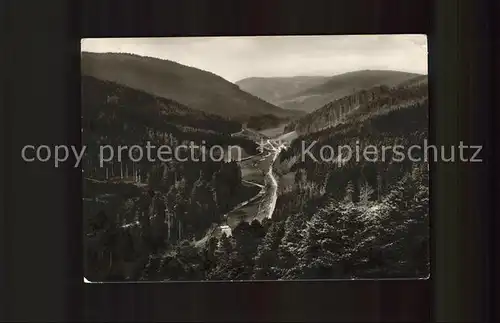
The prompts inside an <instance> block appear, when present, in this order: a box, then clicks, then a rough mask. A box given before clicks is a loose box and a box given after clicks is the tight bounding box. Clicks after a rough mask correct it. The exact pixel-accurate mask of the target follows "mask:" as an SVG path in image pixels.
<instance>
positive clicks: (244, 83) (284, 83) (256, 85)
mask: <svg viewBox="0 0 500 323" xmlns="http://www.w3.org/2000/svg"><path fill="white" fill-rule="evenodd" d="M328 79H329V77H327V76H294V77H249V78H245V79H243V80H240V81H238V82H236V85H238V86H239V87H240V89H242V90H243V91H246V92H248V93H251V94H253V95H255V96H257V97H259V98H261V99H263V100H265V101H267V102H270V103H272V104H274V105H280V104H281V103H282V101H283V99H284V98H286V97H292V96H293V95H296V94H297V93H300V92H302V91H304V90H307V89H309V88H312V87H314V86H318V85H320V84H323V83H324V82H326V81H327V80H328Z"/></svg>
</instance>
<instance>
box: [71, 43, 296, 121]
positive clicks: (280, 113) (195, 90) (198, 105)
mask: <svg viewBox="0 0 500 323" xmlns="http://www.w3.org/2000/svg"><path fill="white" fill-rule="evenodd" d="M81 64H82V65H81V66H82V67H81V68H82V75H88V76H93V77H95V78H98V79H101V80H105V81H112V82H115V83H117V84H120V85H124V86H127V87H129V88H132V89H136V90H141V91H144V92H146V93H149V94H152V95H155V96H159V97H163V98H166V99H170V100H175V101H176V102H179V103H181V104H183V105H186V106H188V107H189V108H192V109H196V110H201V111H204V112H208V113H213V114H218V115H221V116H224V117H228V118H232V119H235V120H239V121H242V120H245V119H246V118H248V117H250V116H256V115H263V114H272V115H275V116H277V117H280V118H288V117H291V116H297V115H300V112H299V113H297V111H288V110H284V109H282V108H279V107H276V106H274V105H272V104H271V103H268V102H266V101H264V100H261V99H259V98H257V97H255V96H253V95H251V94H249V93H247V92H244V91H242V90H241V89H240V88H239V87H238V86H237V85H235V84H233V83H231V82H229V81H227V80H225V79H224V78H222V77H220V76H217V75H215V74H213V73H210V72H206V71H203V70H200V69H197V68H193V67H189V66H185V65H181V64H178V63H176V62H173V61H168V60H162V59H158V58H152V57H143V56H138V55H134V54H125V53H89V52H83V53H82V58H81Z"/></svg>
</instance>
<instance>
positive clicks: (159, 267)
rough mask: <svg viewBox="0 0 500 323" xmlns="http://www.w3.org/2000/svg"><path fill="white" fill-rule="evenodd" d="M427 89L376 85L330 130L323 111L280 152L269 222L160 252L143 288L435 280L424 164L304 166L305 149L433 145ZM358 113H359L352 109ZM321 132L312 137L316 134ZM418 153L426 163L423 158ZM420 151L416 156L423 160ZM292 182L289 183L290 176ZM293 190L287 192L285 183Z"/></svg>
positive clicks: (349, 102) (348, 102)
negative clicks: (177, 283) (156, 284)
mask: <svg viewBox="0 0 500 323" xmlns="http://www.w3.org/2000/svg"><path fill="white" fill-rule="evenodd" d="M426 91H427V83H426V82H425V81H423V80H422V79H419V80H418V81H415V82H410V83H408V84H404V85H402V86H401V87H399V88H389V87H378V88H376V89H372V90H370V91H363V92H360V93H359V94H358V96H357V98H355V97H350V98H347V99H345V100H344V101H341V103H334V104H333V105H332V106H333V107H336V105H339V104H340V105H345V106H346V107H347V109H348V110H349V109H350V110H351V111H356V113H354V112H353V113H352V114H351V115H350V117H349V118H346V120H345V121H343V122H342V123H338V124H337V125H332V126H331V127H327V128H325V129H323V130H322V131H316V130H317V128H321V127H323V126H324V125H325V120H327V121H328V122H329V119H328V117H324V115H325V114H326V115H327V116H328V114H329V109H331V108H332V107H331V106H330V107H328V108H324V109H322V111H320V112H318V114H313V115H312V116H316V117H318V118H319V120H315V119H314V117H309V116H308V117H307V118H310V119H307V120H308V122H307V123H305V122H304V121H302V122H304V123H301V124H300V126H299V128H300V127H303V128H304V129H306V130H307V131H306V132H305V134H304V135H302V136H301V137H299V138H298V139H296V140H295V141H293V142H292V144H291V146H290V148H289V149H288V150H286V151H283V152H281V154H280V155H279V158H278V160H277V161H276V163H275V167H274V172H275V173H276V175H277V176H278V178H279V182H280V190H279V191H280V193H279V196H278V199H277V202H276V208H275V209H274V213H273V216H272V218H271V219H265V220H264V221H262V223H260V222H259V221H254V222H252V223H246V222H242V223H240V225H238V226H237V227H236V228H235V229H234V230H233V231H232V235H231V236H230V237H228V236H226V235H225V234H223V235H222V236H221V237H220V238H217V237H212V238H211V239H209V240H208V241H207V243H205V244H203V245H202V246H201V247H200V246H199V245H197V244H195V243H193V242H191V241H189V240H184V241H183V242H181V243H180V244H178V245H176V247H175V248H174V249H169V250H166V249H165V250H158V252H156V253H155V254H153V255H151V256H150V257H149V259H148V261H147V265H146V266H145V268H144V270H143V271H142V272H141V273H140V274H139V275H138V276H137V277H136V278H140V279H144V280H247V279H258V280H269V279H340V278H346V279H350V278H384V277H387V278H395V277H404V278H415V277H427V276H428V275H429V176H428V169H429V166H428V163H427V162H426V161H423V160H422V161H412V160H409V159H408V158H405V159H402V160H397V159H395V158H393V157H397V156H396V154H395V153H394V152H393V151H392V150H388V151H387V155H386V157H385V158H381V157H380V156H379V158H378V160H377V161H368V160H364V159H361V160H356V158H351V159H350V160H344V161H343V162H341V163H336V162H334V161H324V160H321V159H319V160H313V159H311V158H305V159H304V160H302V158H301V157H302V148H301V147H302V141H304V142H305V144H306V147H308V146H309V145H310V144H311V143H313V142H314V141H317V142H319V144H318V145H317V146H314V148H313V149H311V153H312V154H313V155H314V156H319V155H320V154H319V150H320V148H321V147H322V146H324V145H330V146H332V147H338V146H340V145H349V146H351V147H352V148H353V149H354V147H356V145H359V146H360V149H361V150H362V149H363V147H366V146H367V145H375V146H376V147H378V149H379V151H380V150H381V149H382V147H387V146H395V145H403V146H404V147H405V148H406V149H407V148H408V147H410V146H411V145H414V144H418V145H421V144H422V143H423V140H424V139H427V138H428V115H429V113H428V109H429V106H428V97H427V95H426ZM359 103H361V104H360V107H358V108H357V109H356V110H354V109H353V108H352V106H354V107H357V106H358V104H359ZM311 131H315V132H311ZM419 154H420V155H419ZM422 154H423V152H422V151H418V150H417V151H415V154H414V155H413V158H416V157H422ZM290 175H292V180H291V181H287V180H285V179H286V178H290ZM287 183H288V184H287Z"/></svg>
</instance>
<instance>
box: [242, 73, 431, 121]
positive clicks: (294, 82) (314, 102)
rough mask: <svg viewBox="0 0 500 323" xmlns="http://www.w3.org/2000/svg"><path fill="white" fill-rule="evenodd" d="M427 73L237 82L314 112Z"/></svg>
mask: <svg viewBox="0 0 500 323" xmlns="http://www.w3.org/2000/svg"><path fill="white" fill-rule="evenodd" d="M415 77H417V78H418V77H425V76H424V75H419V74H414V73H407V72H399V71H383V70H362V71H353V72H349V73H343V74H338V75H334V76H330V77H314V76H310V77H290V78H249V79H245V80H242V81H240V82H237V84H239V85H240V87H241V88H242V89H244V90H245V91H247V92H249V93H251V94H254V95H256V96H259V97H261V98H264V99H265V100H268V102H272V103H273V104H275V105H277V106H279V107H281V108H284V109H288V110H297V111H304V112H307V113H311V112H313V111H315V110H317V109H319V108H321V107H322V106H324V105H325V104H327V103H329V102H331V101H334V100H337V99H340V98H342V97H345V96H349V95H353V94H355V93H357V92H359V91H361V90H368V89H370V88H373V87H376V86H383V85H385V86H387V87H394V86H398V85H400V84H402V83H405V82H407V81H408V80H410V79H413V78H415Z"/></svg>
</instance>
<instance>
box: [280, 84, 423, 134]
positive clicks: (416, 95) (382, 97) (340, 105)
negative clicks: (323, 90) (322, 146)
mask: <svg viewBox="0 0 500 323" xmlns="http://www.w3.org/2000/svg"><path fill="white" fill-rule="evenodd" d="M427 96H428V81H427V76H417V77H415V78H412V79H410V80H407V81H405V82H402V83H401V84H399V85H397V86H394V87H388V86H385V85H380V86H375V87H372V88H370V89H367V90H360V91H358V92H356V93H354V94H351V95H347V96H345V97H342V98H340V99H337V100H334V101H332V102H329V103H328V104H326V105H324V106H323V107H322V108H321V109H318V110H316V111H314V112H312V113H310V114H308V115H306V116H304V117H302V118H299V119H297V120H294V121H292V122H291V123H290V124H289V125H288V126H287V127H286V128H285V131H286V132H288V131H294V130H295V131H297V132H298V133H299V134H307V133H312V132H316V131H320V130H323V129H326V128H329V127H333V126H336V125H338V124H340V123H343V122H345V121H346V120H347V119H349V118H354V119H356V118H358V116H367V115H370V113H372V112H374V111H377V110H383V109H385V108H389V109H393V108H394V107H395V106H398V107H402V106H407V105H409V104H413V103H415V102H421V101H422V100H425V99H426V98H427Z"/></svg>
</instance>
